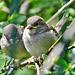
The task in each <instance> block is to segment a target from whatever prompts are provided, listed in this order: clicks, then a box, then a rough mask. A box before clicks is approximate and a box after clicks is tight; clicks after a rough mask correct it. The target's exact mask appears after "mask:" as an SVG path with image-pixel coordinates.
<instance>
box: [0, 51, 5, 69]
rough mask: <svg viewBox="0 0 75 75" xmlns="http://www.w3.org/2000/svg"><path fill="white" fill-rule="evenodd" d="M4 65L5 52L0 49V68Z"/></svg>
mask: <svg viewBox="0 0 75 75" xmlns="http://www.w3.org/2000/svg"><path fill="white" fill-rule="evenodd" d="M4 65H5V54H4V52H3V51H2V50H0V70H1V69H2V68H3V67H4Z"/></svg>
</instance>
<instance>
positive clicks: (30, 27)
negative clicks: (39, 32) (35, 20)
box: [27, 25, 37, 29]
mask: <svg viewBox="0 0 75 75" xmlns="http://www.w3.org/2000/svg"><path fill="white" fill-rule="evenodd" d="M36 28H37V27H35V26H31V25H29V26H28V27H27V29H36Z"/></svg>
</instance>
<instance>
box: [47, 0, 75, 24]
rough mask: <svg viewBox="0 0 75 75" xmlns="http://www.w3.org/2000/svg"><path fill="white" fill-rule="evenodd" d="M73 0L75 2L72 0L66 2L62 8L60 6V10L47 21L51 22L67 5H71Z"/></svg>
mask: <svg viewBox="0 0 75 75" xmlns="http://www.w3.org/2000/svg"><path fill="white" fill-rule="evenodd" d="M72 2H74V0H70V1H69V2H68V3H66V4H65V5H64V6H63V7H62V8H60V9H59V10H58V12H56V13H55V14H54V15H53V16H52V17H51V18H50V19H49V20H48V21H47V22H46V23H47V24H48V23H50V22H51V21H52V20H53V19H54V18H56V17H57V16H58V15H59V14H60V13H61V12H62V10H64V9H65V8H66V7H67V6H69V5H70V4H71V3H72Z"/></svg>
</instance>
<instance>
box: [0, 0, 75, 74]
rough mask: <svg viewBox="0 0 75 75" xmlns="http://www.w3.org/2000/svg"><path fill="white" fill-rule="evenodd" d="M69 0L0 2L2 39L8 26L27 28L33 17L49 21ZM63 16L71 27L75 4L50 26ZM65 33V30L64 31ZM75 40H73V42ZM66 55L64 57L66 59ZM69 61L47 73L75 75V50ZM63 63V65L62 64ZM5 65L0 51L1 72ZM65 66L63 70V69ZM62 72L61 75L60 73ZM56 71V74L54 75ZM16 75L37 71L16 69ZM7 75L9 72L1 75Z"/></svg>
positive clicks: (62, 60)
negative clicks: (4, 28)
mask: <svg viewBox="0 0 75 75" xmlns="http://www.w3.org/2000/svg"><path fill="white" fill-rule="evenodd" d="M68 1H69V0H0V39H1V37H2V30H3V27H5V26H6V25H7V24H10V23H13V24H16V25H23V26H26V25H27V23H26V21H27V19H28V18H29V17H31V16H33V15H39V16H41V17H42V18H44V19H45V21H47V20H48V19H50V18H51V17H52V16H53V15H54V14H55V13H56V12H57V11H58V10H59V9H60V8H61V7H62V6H63V5H64V4H66V3H67V2H68ZM63 16H66V17H68V21H67V23H66V25H69V24H70V23H71V21H72V20H73V19H74V18H75V2H73V3H72V4H71V5H70V6H68V7H67V8H66V9H64V10H63V11H62V12H61V14H60V15H59V16H58V17H56V18H55V19H54V20H53V21H52V22H51V23H50V24H52V25H55V24H56V23H57V22H58V21H59V20H60V19H61V18H62V17H63ZM62 31H63V30H62ZM74 41H75V38H73V42H74ZM74 45H75V43H74ZM64 56H65V55H63V57H64ZM66 59H67V60H68V61H66V60H64V59H61V60H60V61H57V62H58V63H56V65H55V66H54V68H53V70H52V71H49V72H47V74H48V75H74V72H75V65H74V64H75V49H73V50H71V51H70V52H69V53H68V56H67V58H66ZM61 62H63V63H61ZM4 64H5V54H4V52H3V51H0V70H1V69H2V68H3V67H4ZM61 65H63V69H61V68H62V67H61ZM59 70H60V73H59ZM53 71H54V73H53ZM14 72H15V75H35V72H36V71H35V70H34V69H30V68H27V67H26V68H24V69H23V70H20V69H16V70H15V71H14ZM5 74H6V75H7V72H5V73H4V74H3V73H1V75H5Z"/></svg>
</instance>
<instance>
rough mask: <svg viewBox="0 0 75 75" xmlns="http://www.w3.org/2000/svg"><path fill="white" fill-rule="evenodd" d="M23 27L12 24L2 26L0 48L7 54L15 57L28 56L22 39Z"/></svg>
mask: <svg viewBox="0 0 75 75" xmlns="http://www.w3.org/2000/svg"><path fill="white" fill-rule="evenodd" d="M22 35H23V27H21V26H17V25H14V24H9V25H7V26H5V27H4V29H3V35H2V38H1V48H2V49H3V50H4V52H5V54H6V55H7V56H10V57H12V58H16V59H22V58H27V57H30V54H29V53H28V52H27V51H26V49H25V47H24V44H23V41H22Z"/></svg>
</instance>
